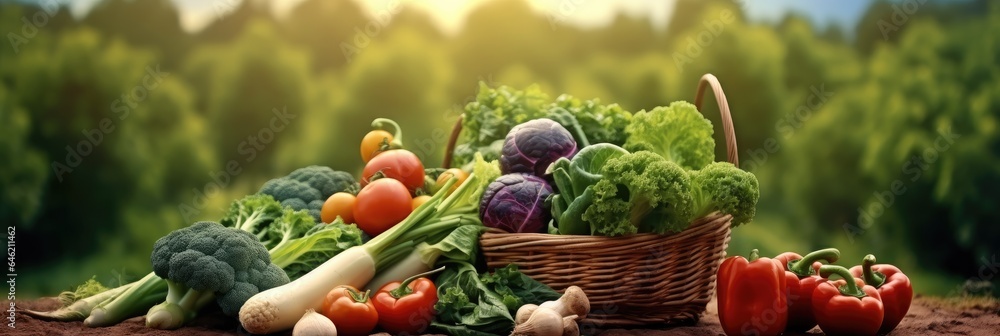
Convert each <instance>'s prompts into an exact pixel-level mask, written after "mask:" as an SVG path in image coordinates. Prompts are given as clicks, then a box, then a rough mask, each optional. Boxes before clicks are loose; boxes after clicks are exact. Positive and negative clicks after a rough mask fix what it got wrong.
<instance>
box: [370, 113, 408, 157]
mask: <svg viewBox="0 0 1000 336" xmlns="http://www.w3.org/2000/svg"><path fill="white" fill-rule="evenodd" d="M372 128H374V129H379V130H383V131H386V132H391V133H392V141H390V142H388V143H385V142H384V141H383V143H382V145H381V146H380V147H388V148H381V149H382V151H386V150H390V149H400V148H403V129H402V128H401V127H399V124H397V123H396V122H395V121H393V120H392V119H388V118H376V119H375V120H372Z"/></svg>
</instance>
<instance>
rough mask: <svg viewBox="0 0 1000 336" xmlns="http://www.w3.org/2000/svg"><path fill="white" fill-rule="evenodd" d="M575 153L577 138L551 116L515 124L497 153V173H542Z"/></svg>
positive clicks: (543, 174) (539, 174)
mask: <svg viewBox="0 0 1000 336" xmlns="http://www.w3.org/2000/svg"><path fill="white" fill-rule="evenodd" d="M574 153H576V141H575V140H573V135H571V134H570V133H569V131H567V130H566V128H564V127H563V126H562V125H560V124H559V123H557V122H555V121H552V120H551V119H545V118H542V119H535V120H531V121H528V122H525V123H522V124H520V125H517V126H514V128H512V129H511V130H510V132H509V133H507V138H506V139H504V142H503V150H502V152H501V155H500V172H502V173H504V174H510V173H525V174H533V175H535V176H539V177H541V176H545V170H546V169H547V168H549V165H550V164H552V163H553V162H555V161H556V160H557V159H559V158H561V157H566V158H570V157H572V156H573V154H574Z"/></svg>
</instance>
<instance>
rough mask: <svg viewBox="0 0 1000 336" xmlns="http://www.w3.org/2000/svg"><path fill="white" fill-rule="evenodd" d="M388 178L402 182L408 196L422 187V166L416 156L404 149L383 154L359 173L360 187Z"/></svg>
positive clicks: (372, 160) (369, 162) (373, 159)
mask: <svg viewBox="0 0 1000 336" xmlns="http://www.w3.org/2000/svg"><path fill="white" fill-rule="evenodd" d="M383 177H388V178H391V179H394V180H397V181H399V182H403V185H405V186H406V189H407V190H409V191H410V194H411V195H412V194H414V193H415V192H416V190H417V189H418V188H421V187H423V186H424V164H423V163H421V162H420V159H419V158H417V155H416V154H413V153H412V152H410V151H408V150H405V149H394V150H390V151H386V152H383V153H381V154H379V155H378V156H376V157H374V158H372V159H371V161H368V164H366V165H365V169H364V171H362V172H361V186H362V187H363V186H366V185H368V183H371V182H372V181H374V180H377V179H379V178H383Z"/></svg>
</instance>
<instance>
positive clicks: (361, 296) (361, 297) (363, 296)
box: [344, 288, 372, 303]
mask: <svg viewBox="0 0 1000 336" xmlns="http://www.w3.org/2000/svg"><path fill="white" fill-rule="evenodd" d="M344 290H346V291H347V295H350V296H351V299H352V300H354V302H357V303H365V302H368V298H369V294H371V292H372V291H371V290H366V291H365V292H364V293H362V292H360V291H358V290H357V289H354V288H344Z"/></svg>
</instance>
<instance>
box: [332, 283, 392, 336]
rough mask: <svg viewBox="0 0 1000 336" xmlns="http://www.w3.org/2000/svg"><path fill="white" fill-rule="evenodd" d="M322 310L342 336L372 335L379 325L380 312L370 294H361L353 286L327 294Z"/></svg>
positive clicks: (338, 288) (341, 287) (342, 287)
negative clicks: (373, 303) (370, 298)
mask: <svg viewBox="0 0 1000 336" xmlns="http://www.w3.org/2000/svg"><path fill="white" fill-rule="evenodd" d="M321 310H322V313H323V315H324V316H326V317H327V318H329V319H330V321H333V324H334V325H335V326H337V334H338V335H342V336H363V335H368V334H371V332H372V330H375V325H376V324H377V323H378V312H377V311H376V310H375V306H374V305H372V301H371V300H369V297H368V292H364V293H361V292H359V291H358V289H357V288H354V287H352V286H338V287H337V288H334V289H333V290H331V291H330V292H329V293H327V294H326V298H325V299H324V300H323V306H322V309H321Z"/></svg>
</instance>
